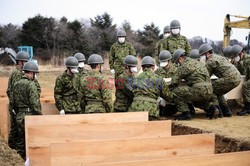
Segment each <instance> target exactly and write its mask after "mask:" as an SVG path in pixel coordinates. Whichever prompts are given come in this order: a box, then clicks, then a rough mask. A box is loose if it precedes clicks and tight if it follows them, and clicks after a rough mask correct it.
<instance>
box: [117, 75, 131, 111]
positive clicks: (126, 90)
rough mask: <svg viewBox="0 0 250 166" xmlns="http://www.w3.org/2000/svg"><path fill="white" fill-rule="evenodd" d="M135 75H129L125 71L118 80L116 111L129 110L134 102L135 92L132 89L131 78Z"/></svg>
mask: <svg viewBox="0 0 250 166" xmlns="http://www.w3.org/2000/svg"><path fill="white" fill-rule="evenodd" d="M134 79H135V77H134V76H129V75H128V74H127V73H126V72H123V74H121V75H120V76H118V78H117V80H116V84H117V85H116V87H117V88H116V92H115V96H116V100H115V103H114V112H127V111H128V108H129V106H130V105H131V103H132V102H133V97H134V95H133V92H132V91H131V88H130V85H129V83H130V82H129V80H134Z"/></svg>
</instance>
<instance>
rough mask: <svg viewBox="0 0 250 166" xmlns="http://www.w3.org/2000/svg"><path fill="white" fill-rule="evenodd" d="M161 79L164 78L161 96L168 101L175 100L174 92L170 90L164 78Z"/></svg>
mask: <svg viewBox="0 0 250 166" xmlns="http://www.w3.org/2000/svg"><path fill="white" fill-rule="evenodd" d="M161 80H162V81H161V82H162V90H161V94H160V96H161V97H162V98H163V99H164V100H166V101H168V102H173V93H172V92H171V91H170V89H169V87H168V85H167V84H166V82H165V81H163V79H161Z"/></svg>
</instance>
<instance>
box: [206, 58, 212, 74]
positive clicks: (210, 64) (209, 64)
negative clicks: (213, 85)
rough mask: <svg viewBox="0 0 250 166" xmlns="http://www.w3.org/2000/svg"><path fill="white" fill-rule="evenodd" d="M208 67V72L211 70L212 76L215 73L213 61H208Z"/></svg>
mask: <svg viewBox="0 0 250 166" xmlns="http://www.w3.org/2000/svg"><path fill="white" fill-rule="evenodd" d="M206 68H207V70H208V72H209V75H210V76H212V75H213V64H212V62H210V61H209V62H207V63H206Z"/></svg>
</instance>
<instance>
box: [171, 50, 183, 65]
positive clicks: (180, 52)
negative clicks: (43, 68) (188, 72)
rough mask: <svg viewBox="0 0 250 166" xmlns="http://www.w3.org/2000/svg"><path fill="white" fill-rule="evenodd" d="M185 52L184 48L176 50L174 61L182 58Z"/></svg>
mask: <svg viewBox="0 0 250 166" xmlns="http://www.w3.org/2000/svg"><path fill="white" fill-rule="evenodd" d="M185 54H186V52H185V51H184V50H183V49H178V50H175V52H174V54H173V58H174V62H175V63H176V62H177V60H178V59H179V58H180V56H181V55H185Z"/></svg>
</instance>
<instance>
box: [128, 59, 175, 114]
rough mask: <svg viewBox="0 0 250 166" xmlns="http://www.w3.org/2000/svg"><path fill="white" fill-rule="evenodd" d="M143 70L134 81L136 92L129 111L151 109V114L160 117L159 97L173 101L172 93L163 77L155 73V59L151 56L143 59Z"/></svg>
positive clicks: (133, 87) (133, 89) (133, 85)
mask: <svg viewBox="0 0 250 166" xmlns="http://www.w3.org/2000/svg"><path fill="white" fill-rule="evenodd" d="M141 65H142V70H143V72H142V73H141V74H139V75H138V76H137V77H136V79H135V81H134V82H133V83H132V87H131V89H132V91H133V94H134V98H133V102H132V104H131V106H130V107H129V111H131V112H136V111H149V116H151V117H159V106H158V104H157V99H158V97H162V98H164V99H165V100H166V101H172V93H171V92H170V90H169V88H168V86H167V84H166V83H165V82H164V81H163V79H162V78H161V77H160V76H158V75H157V74H155V73H154V68H155V60H154V59H153V58H152V57H150V56H145V57H144V58H143V59H142V64H141Z"/></svg>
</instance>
